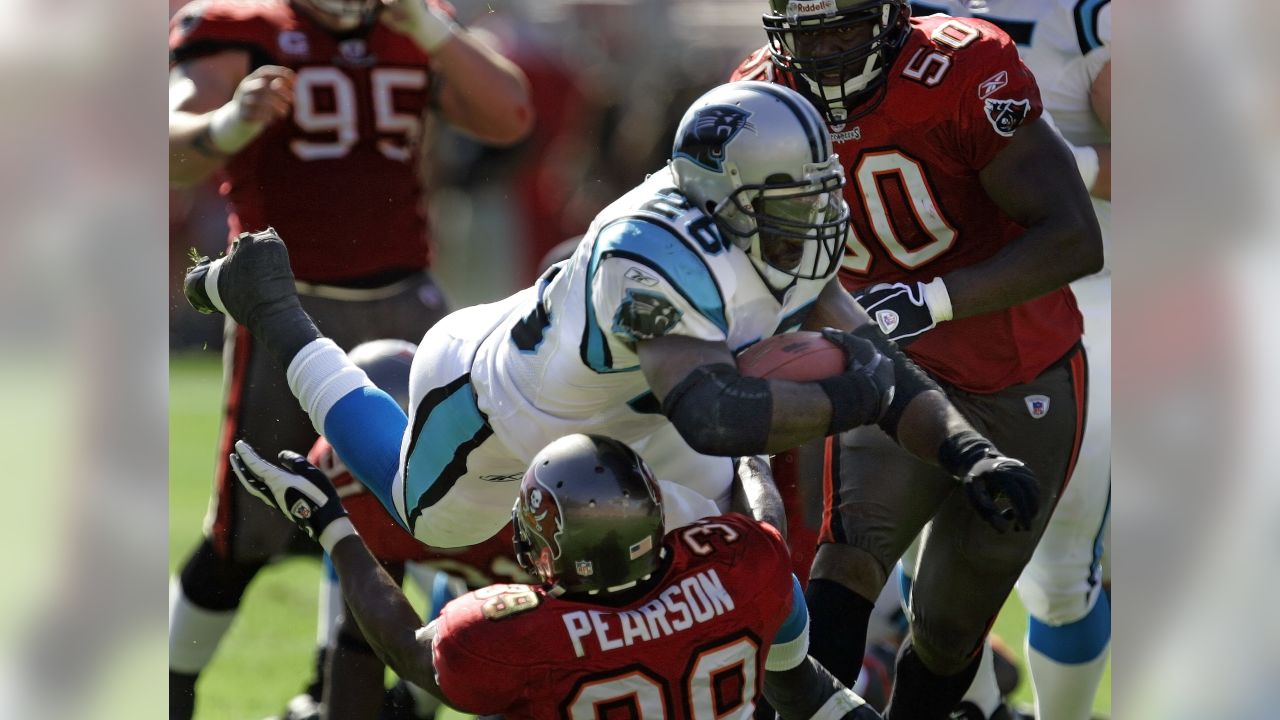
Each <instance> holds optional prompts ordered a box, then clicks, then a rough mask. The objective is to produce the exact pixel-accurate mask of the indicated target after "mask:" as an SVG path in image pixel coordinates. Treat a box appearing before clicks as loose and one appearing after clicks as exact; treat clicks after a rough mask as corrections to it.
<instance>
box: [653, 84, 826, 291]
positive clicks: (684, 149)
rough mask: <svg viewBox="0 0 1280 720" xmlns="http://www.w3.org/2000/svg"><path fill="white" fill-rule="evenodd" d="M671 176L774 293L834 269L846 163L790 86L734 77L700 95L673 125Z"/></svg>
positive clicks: (810, 107) (819, 119)
mask: <svg viewBox="0 0 1280 720" xmlns="http://www.w3.org/2000/svg"><path fill="white" fill-rule="evenodd" d="M671 172H672V174H673V175H674V176H675V180H676V185H677V186H678V187H679V188H680V191H681V192H682V193H684V195H685V196H686V197H688V198H689V200H690V201H691V202H692V203H693V204H694V205H695V206H696V207H698V208H701V209H702V210H704V211H706V213H707V214H708V215H710V216H711V217H712V218H713V219H714V220H715V222H716V225H717V226H718V227H719V229H720V231H721V232H722V233H723V234H724V235H725V236H726V237H727V238H729V239H731V240H732V242H733V243H734V244H735V245H737V246H738V247H740V248H742V249H743V250H745V251H746V253H747V255H748V257H750V258H751V262H752V264H753V265H755V268H756V271H757V272H759V273H760V276H761V277H762V278H763V279H764V281H765V282H766V283H767V284H768V285H769V286H770V287H771V288H773V289H774V290H775V291H779V292H780V291H782V290H785V289H786V288H787V287H789V286H790V285H792V284H793V283H795V281H796V279H798V278H799V279H808V280H815V279H821V278H829V277H831V276H832V275H834V274H835V272H836V271H837V270H838V269H839V268H840V258H841V257H842V256H843V254H844V247H845V239H846V235H847V234H848V232H849V207H848V205H846V204H845V202H844V197H843V195H842V194H841V188H842V187H844V183H845V177H844V168H843V167H841V165H840V158H839V156H837V155H836V154H835V152H834V151H833V150H832V147H831V136H830V134H829V133H828V131H827V124H826V122H824V121H823V119H822V116H821V115H819V114H818V111H817V110H815V109H814V107H813V105H812V104H811V103H810V102H809V101H807V100H805V99H804V98H803V97H801V96H800V94H799V93H797V92H795V91H794V90H791V89H790V88H786V87H783V86H781V85H776V84H774V83H764V82H736V83H729V84H726V85H721V86H719V87H717V88H715V89H713V90H711V91H710V92H708V93H706V94H705V95H703V96H702V97H700V98H698V99H697V100H696V101H694V103H693V105H692V106H690V107H689V110H688V111H687V112H685V114H684V118H683V119H682V120H681V121H680V125H679V127H677V128H676V140H675V147H674V148H673V149H672V151H671Z"/></svg>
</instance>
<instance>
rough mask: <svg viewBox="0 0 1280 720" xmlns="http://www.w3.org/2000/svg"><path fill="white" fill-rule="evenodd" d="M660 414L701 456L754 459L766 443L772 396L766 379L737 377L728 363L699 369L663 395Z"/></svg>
mask: <svg viewBox="0 0 1280 720" xmlns="http://www.w3.org/2000/svg"><path fill="white" fill-rule="evenodd" d="M662 414H663V415H666V416H667V419H668V420H670V421H671V424H672V425H675V426H676V430H678V431H679V432H680V436H681V437H683V438H684V441H685V442H687V443H689V446H690V447H692V448H693V449H694V450H696V451H698V452H700V453H702V454H704V455H723V456H727V457H732V456H737V455H759V454H762V453H763V452H764V451H765V448H766V447H767V446H768V444H769V428H770V425H771V424H772V417H773V392H772V391H771V390H770V389H769V381H768V380H765V379H763V378H748V377H742V375H740V374H739V373H738V369H737V368H735V367H734V366H732V365H729V364H728V363H718V364H715V365H703V366H702V367H699V368H697V369H695V370H694V371H693V372H691V373H689V375H688V377H686V378H685V379H684V380H681V381H680V384H678V385H676V386H675V387H674V388H672V389H671V392H669V393H667V396H666V397H665V398H663V400H662Z"/></svg>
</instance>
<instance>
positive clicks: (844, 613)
mask: <svg viewBox="0 0 1280 720" xmlns="http://www.w3.org/2000/svg"><path fill="white" fill-rule="evenodd" d="M836 445H837V444H836V442H835V441H833V443H832V450H831V452H830V454H829V459H830V462H829V463H828V464H829V468H828V471H826V472H824V494H825V495H826V510H825V511H824V524H825V527H824V529H823V537H822V545H821V546H819V548H818V551H817V555H816V556H815V558H814V562H813V569H812V572H811V573H810V579H809V587H808V589H807V590H806V592H805V601H806V603H807V604H808V606H809V621H810V633H809V637H810V641H809V643H810V644H809V653H810V654H811V655H813V656H814V657H815V658H817V659H818V661H819V662H821V663H822V664H823V665H825V666H826V667H827V668H828V669H829V670H831V672H832V674H833V675H835V676H836V677H837V678H839V680H840V681H841V682H843V683H845V685H847V686H852V685H853V684H854V683H855V681H856V680H857V677H858V672H859V670H860V668H861V666H862V659H863V653H864V650H865V642H866V635H867V624H868V621H869V618H870V617H871V613H872V611H873V609H874V607H875V601H876V598H877V597H878V596H879V595H880V589H881V588H882V587H883V586H884V583H885V580H886V579H887V578H888V575H889V571H890V570H891V569H892V568H893V564H894V563H895V562H897V560H898V557H899V556H900V555H902V553H903V551H904V550H905V549H906V548H907V546H908V545H910V543H911V540H912V539H913V538H914V537H915V536H916V534H917V533H918V532H919V531H920V528H921V527H922V526H923V525H924V523H925V522H927V521H928V519H929V518H930V517H931V516H932V515H933V513H934V512H935V511H936V509H937V508H938V505H939V504H940V503H941V502H942V501H943V499H945V498H946V497H947V496H948V495H949V494H950V493H951V491H952V490H953V489H954V488H955V482H954V481H953V480H952V479H951V478H950V477H948V476H947V475H946V474H945V473H943V472H942V471H940V470H939V469H938V468H935V467H933V466H931V465H928V464H926V463H924V462H922V461H920V460H918V459H916V458H915V457H914V456H912V455H911V454H910V453H908V452H907V451H905V450H903V449H902V448H901V447H899V446H898V445H897V444H896V443H894V442H893V441H892V440H890V439H889V437H888V436H887V435H885V434H884V433H883V432H882V431H881V430H880V429H879V428H875V427H868V428H859V429H856V430H852V431H850V432H848V433H845V434H844V435H843V436H842V437H841V438H840V439H839V442H838V447H836ZM833 478H835V479H836V480H835V481H833Z"/></svg>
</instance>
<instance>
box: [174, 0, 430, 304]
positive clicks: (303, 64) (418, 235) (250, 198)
mask: <svg viewBox="0 0 1280 720" xmlns="http://www.w3.org/2000/svg"><path fill="white" fill-rule="evenodd" d="M445 9H446V10H450V8H445ZM169 50H170V66H171V67H173V66H176V65H179V64H183V63H187V62H189V61H198V60H199V59H200V58H203V57H207V56H211V55H215V54H218V53H221V52H226V51H240V52H247V53H248V57H249V67H248V68H247V72H252V71H253V70H254V69H256V68H258V67H261V66H263V65H281V66H284V67H288V68H290V69H292V70H293V71H294V72H296V73H297V79H296V84H295V87H294V90H295V98H294V104H293V108H292V112H291V114H290V115H289V116H288V117H286V118H283V119H281V120H279V121H277V122H275V123H273V124H272V125H271V126H269V127H268V128H267V129H266V130H265V131H264V132H263V133H262V134H261V135H260V136H259V137H258V138H257V139H256V140H255V141H254V142H252V143H251V144H249V145H248V146H247V147H245V148H244V149H243V150H241V151H240V152H239V153H237V154H236V155H235V156H234V157H232V158H231V159H230V160H229V161H228V162H227V164H226V166H225V167H224V169H223V173H222V180H223V182H222V186H221V192H222V194H223V195H224V196H226V197H227V199H228V200H229V201H230V205H231V208H230V209H231V217H230V218H229V222H230V231H231V232H230V237H233V238H234V237H235V236H236V235H238V234H239V233H240V232H241V231H244V230H250V231H251V230H260V229H262V228H265V227H267V226H268V225H270V226H274V227H275V228H276V230H278V231H279V233H280V235H281V236H282V237H284V238H286V239H287V240H288V241H289V256H290V260H291V261H292V264H293V270H294V274H295V275H296V276H297V277H298V279H299V280H303V281H307V282H318V283H336V284H341V283H342V282H343V281H349V280H354V279H359V278H366V277H369V276H371V275H381V274H388V275H390V274H392V273H394V272H395V271H408V270H417V269H421V268H423V267H425V266H426V264H427V261H428V249H427V235H426V222H425V218H424V216H423V213H422V210H421V208H420V204H421V196H422V186H421V180H420V178H419V170H418V162H417V160H418V157H419V152H418V149H419V142H420V139H421V135H422V127H423V114H424V113H425V111H426V109H427V105H428V100H429V97H430V91H431V84H432V77H431V72H430V69H429V68H428V65H427V63H428V60H429V57H428V55H427V54H426V53H425V52H423V51H422V50H421V49H420V48H419V47H418V46H417V45H416V44H414V42H413V41H412V40H410V39H409V38H408V37H406V36H404V35H400V34H398V33H396V32H394V31H392V30H391V29H390V28H388V27H387V26H386V25H385V24H383V23H380V22H375V23H373V24H372V26H370V27H368V28H365V29H364V30H360V31H355V32H353V33H348V34H345V35H342V36H335V35H333V34H330V33H329V32H327V31H326V30H325V29H323V28H322V27H321V26H319V25H318V24H316V23H315V22H313V21H312V20H311V19H310V18H308V17H307V16H306V15H304V14H302V13H300V12H298V11H296V10H295V9H294V7H293V6H292V5H291V4H290V3H289V2H288V1H287V0H196V2H192V3H190V4H188V5H187V6H185V7H184V8H183V9H182V10H180V11H179V12H178V13H177V14H176V15H175V16H174V17H173V19H172V21H171V23H170V31H169ZM366 244H367V246H366ZM375 245H376V247H375Z"/></svg>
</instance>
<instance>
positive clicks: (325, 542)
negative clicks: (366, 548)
mask: <svg viewBox="0 0 1280 720" xmlns="http://www.w3.org/2000/svg"><path fill="white" fill-rule="evenodd" d="M329 502H338V501H337V500H336V499H330V500H329ZM358 534H359V533H357V532H356V526H355V525H352V524H351V518H349V517H347V516H346V515H343V516H342V517H340V518H338V519H337V520H334V521H333V522H331V523H329V524H328V526H326V527H325V529H324V532H322V533H320V537H319V538H317V540H319V541H320V547H322V548H324V551H325V552H327V553H329V554H330V555H332V554H333V546H334V545H337V544H338V541H339V540H341V539H343V538H345V537H350V536H352V535H358Z"/></svg>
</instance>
